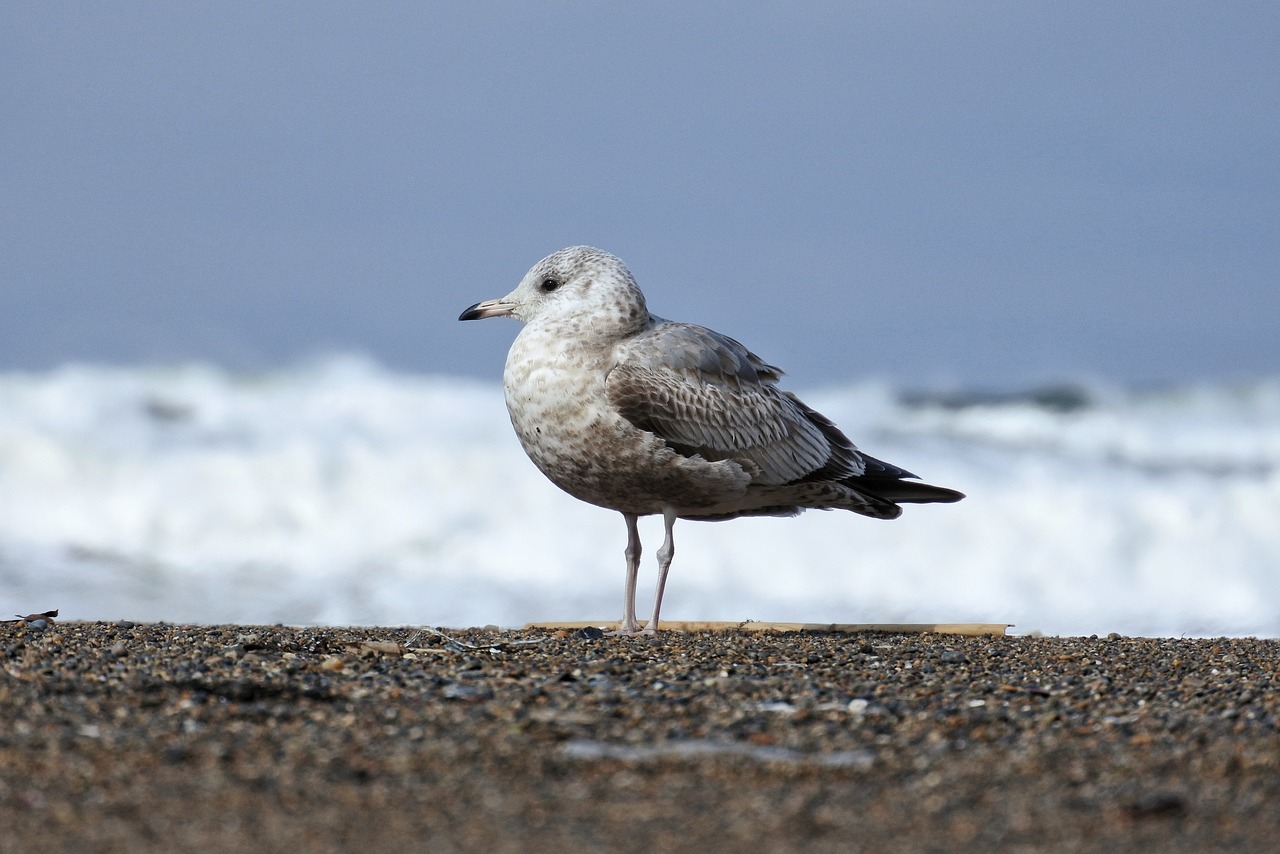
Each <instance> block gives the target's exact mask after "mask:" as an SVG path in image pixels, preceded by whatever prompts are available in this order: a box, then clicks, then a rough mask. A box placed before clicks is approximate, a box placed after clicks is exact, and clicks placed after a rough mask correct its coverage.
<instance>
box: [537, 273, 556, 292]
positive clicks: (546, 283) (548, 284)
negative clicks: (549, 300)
mask: <svg viewBox="0 0 1280 854" xmlns="http://www.w3.org/2000/svg"><path fill="white" fill-rule="evenodd" d="M558 287H560V280H559V279H554V278H552V277H551V276H547V277H546V278H545V279H543V280H542V284H540V285H538V288H539V289H541V291H542V292H543V293H544V294H549V293H551V292H552V291H554V290H555V289H556V288H558Z"/></svg>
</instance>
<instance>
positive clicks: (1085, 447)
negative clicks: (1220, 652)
mask: <svg viewBox="0 0 1280 854" xmlns="http://www.w3.org/2000/svg"><path fill="white" fill-rule="evenodd" d="M803 396H804V398H805V400H806V401H807V402H808V403H810V405H812V406H814V407H815V408H817V409H818V410H820V411H822V412H824V413H825V414H827V415H828V416H830V417H831V418H832V419H834V420H835V421H836V423H838V424H839V425H840V426H841V427H842V429H844V430H845V432H846V433H847V434H848V435H849V436H850V437H851V438H852V439H853V440H854V442H855V443H857V444H858V445H859V446H860V447H861V448H863V449H864V450H866V451H867V452H868V453H871V454H873V455H875V456H877V457H880V458H882V459H885V460H888V461H890V462H893V463H895V464H897V465H900V466H903V467H905V468H907V469H910V470H911V471H914V472H916V473H917V474H919V475H920V476H921V477H922V478H923V479H924V480H926V481H928V482H930V483H936V484H940V485H944V486H949V487H953V488H956V489H959V490H962V491H964V492H966V493H967V494H968V498H967V499H966V500H965V501H963V502H961V503H959V504H955V505H931V506H929V505H921V506H915V505H912V506H908V507H907V508H906V510H905V512H904V514H903V516H902V518H900V519H898V520H896V521H892V522H883V521H877V520H872V519H866V518H862V517H859V516H856V515H854V514H852V513H847V512H843V511H832V512H820V511H810V512H808V513H805V514H804V515H802V516H800V517H798V518H794V519H771V518H762V519H739V520H733V521H729V522H718V523H704V522H687V521H682V522H679V523H677V526H676V557H675V562H674V564H673V569H672V572H671V578H670V581H669V583H668V586H667V595H666V602H665V605H664V609H663V616H664V617H666V618H669V619H696V620H744V619H754V620H779V621H804V622H823V623H833V622H838V623H869V622H996V623H1012V624H1014V626H1015V628H1014V629H1013V631H1014V632H1033V631H1039V632H1044V633H1050V634H1093V633H1106V632H1111V631H1117V632H1121V633H1126V634H1147V635H1197V636H1203V635H1264V636H1277V635H1280V380H1275V379H1272V380H1260V381H1254V382H1250V383H1241V384H1232V385H1227V384H1223V385H1189V386H1186V387H1173V388H1165V389H1159V390H1131V389H1125V388H1121V387H1108V386H1106V385H1105V384H1101V383H1092V384H1078V385H1074V386H1063V387H1058V388H1050V389H1041V390H1038V391H1036V392H1034V393H1027V394H1006V395H1001V394H991V393H964V392H960V393H949V394H931V395H922V394H912V393H908V392H906V391H904V390H902V389H897V388H894V387H892V386H891V385H889V384H886V383H875V382H862V383H850V384H849V385H846V386H843V387H833V388H826V389H817V390H808V391H806V392H805V393H804V395H803ZM641 534H642V536H643V538H644V541H645V547H646V554H645V557H644V563H643V564H642V574H641V579H642V580H641V597H640V608H639V610H640V612H641V614H642V615H643V614H645V613H647V610H648V608H649V607H650V601H651V587H652V584H653V580H654V577H655V568H654V557H653V555H654V552H656V550H657V546H658V545H659V544H660V543H661V537H662V530H661V524H660V521H659V520H657V519H656V518H650V519H646V520H642V523H641ZM625 540H626V531H625V527H624V525H623V521H622V517H621V516H620V515H619V514H617V513H614V512H611V511H608V510H603V509H600V508H597V507H592V506H589V505H586V504H582V503H581V502H578V501H576V500H574V499H573V498H570V497H569V496H568V495H565V494H563V493H561V492H560V491H559V490H557V489H556V488H555V487H554V486H552V485H551V484H550V483H549V482H548V481H546V480H545V479H544V478H543V477H542V475H541V474H539V473H538V471H537V470H536V469H535V468H534V467H533V465H532V464H531V463H530V462H529V461H528V460H527V459H526V458H525V456H524V454H523V452H522V451H521V450H520V447H519V445H518V444H517V442H516V440H515V437H514V435H513V434H512V431H511V427H510V424H509V423H508V421H507V417H506V411H505V408H504V406H503V402H502V392H501V389H500V388H499V386H498V384H497V383H496V382H495V383H477V382H474V381H469V380H463V379H457V378H450V377H436V376H420V375H410V374H404V373H397V372H394V371H391V370H387V369H384V368H382V367H379V366H378V365H376V364H374V363H372V362H370V361H368V360H365V359H362V358H358V357H341V358H331V359H327V360H324V361H318V362H315V363H311V364H307V365H303V366H298V367H294V368H290V369H285V370H279V371H274V372H268V373H260V374H252V375H250V374H242V373H232V372H228V371H226V370H223V369H220V368H217V367H213V366H209V365H184V366H171V367H147V368H118V367H104V366H93V365H69V366H66V367H62V368H60V369H56V370H52V371H48V372H42V373H16V372H9V373H3V374H0V607H3V608H5V609H6V610H8V611H10V612H14V613H29V612H33V611H43V610H47V609H50V608H59V609H60V610H61V614H62V616H63V617H64V618H69V619H81V620H116V619H130V620H137V621H143V620H146V621H149V620H165V621H169V622H186V621H192V622H205V623H213V622H242V623H276V622H283V623H288V624H313V623H319V624H377V625H402V624H410V625H421V624H431V625H445V626H468V625H485V624H497V625H501V626H518V625H521V624H523V623H524V622H526V621H530V620H542V619H566V620H567V619H609V620H613V619H617V618H618V617H620V616H621V612H622V588H623V556H622V550H623V546H624V544H625Z"/></svg>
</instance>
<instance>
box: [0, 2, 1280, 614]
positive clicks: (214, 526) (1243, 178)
mask: <svg viewBox="0 0 1280 854" xmlns="http://www.w3.org/2000/svg"><path fill="white" fill-rule="evenodd" d="M1277 44H1280V11H1277V9H1276V8H1275V7H1274V6H1273V5H1272V4H1267V3H1232V4H1198V3H1182V2H1173V3H1097V4H1093V3H1089V4H1083V5H1082V4H1072V5H1069V6H1047V5H1043V4H1025V3H998V2H993V3H981V4H959V5H957V4H954V3H906V4H904V3H859V4H834V3H831V4H827V3H797V4H788V5H786V6H785V7H782V6H772V5H764V4H746V5H743V4H729V3H707V4H697V5H696V6H693V7H690V6H689V5H687V4H644V5H642V6H626V5H616V4H588V3H543V4H533V5H530V4H515V3H491V4H469V5H464V4H419V3H393V2H387V3H378V4H366V3H317V2H292V3H290V2H279V3H269V4H264V3H236V2H225V3H218V4H170V3H159V2H157V3H138V2H127V3H118V4H108V5H102V4H83V3H47V2H44V3H27V2H10V3H6V4H4V6H3V8H2V9H0V46H2V47H3V49H2V50H0V80H3V86H0V199H2V200H3V205H2V206H0V210H2V213H0V216H3V218H4V219H3V223H4V224H3V228H0V506H2V507H3V509H2V510H0V601H2V602H3V603H4V606H5V607H9V609H10V610H19V611H23V612H24V613H25V612H26V611H30V610H43V609H44V608H46V607H58V606H59V605H60V604H61V607H63V608H64V613H67V614H71V615H74V616H78V617H79V618H82V619H105V618H115V617H132V618H141V619H169V620H184V619H189V620H206V621H208V620H246V621H251V620H267V621H276V620H282V621H285V622H316V621H321V622H323V621H328V622H374V623H388V622H437V623H438V622H444V623H446V624H453V625H460V624H464V623H479V624H483V623H489V622H493V623H500V624H504V625H513V624H517V623H519V622H522V621H523V620H525V619H539V618H546V617H565V618H570V617H574V618H595V617H597V616H605V617H613V616H615V614H614V612H615V611H618V612H620V610H621V603H620V599H621V579H622V558H621V550H622V546H623V544H624V541H625V534H624V529H623V526H622V522H621V519H620V518H618V517H617V516H616V515H610V514H609V513H606V512H605V511H601V510H597V509H595V508H590V507H584V506H580V505H577V504H576V503H575V502H573V501H572V499H569V498H568V497H566V496H563V495H561V494H560V493H558V492H557V491H556V490H555V489H554V488H553V487H551V486H550V485H549V484H546V483H545V482H544V481H542V480H541V479H540V476H539V475H537V473H536V471H534V470H533V468H532V466H531V464H529V463H528V462H527V461H526V460H524V458H523V456H522V455H521V454H520V452H519V449H518V447H516V446H515V444H514V439H513V438H512V437H511V436H510V435H509V434H510V428H509V426H508V425H507V423H506V418H505V413H504V411H503V407H502V402H501V395H500V391H499V389H498V382H499V378H500V375H501V370H502V363H503V358H504V354H505V352H506V349H507V346H508V345H509V342H510V340H511V338H512V337H514V335H515V334H516V331H517V328H516V327H515V326H514V325H513V324H511V323H507V322H501V321H491V322H489V323H482V324H459V323H457V322H456V318H457V315H458V313H459V312H460V311H461V310H462V309H463V308H465V307H466V306H468V305H470V304H472V303H474V302H476V301H478V300H481V299H486V298H490V297H496V296H501V295H503V294H505V293H507V292H508V291H510V290H511V289H512V288H513V287H514V286H515V284H516V283H517V282H518V281H519V279H520V277H521V276H522V275H523V273H524V272H525V270H526V269H528V267H530V266H531V265H532V264H533V263H534V262H536V261H537V260H538V259H539V258H541V257H542V256H543V255H545V254H547V253H549V252H551V251H554V250H555V249H558V248H561V247H562V246H566V245H572V244H578V243H587V244H592V245H596V246H600V247H601V248H604V249H607V250H609V251H612V252H614V253H616V254H618V255H620V256H622V257H623V258H624V259H625V260H626V261H627V262H628V263H629V265H630V266H631V268H632V270H633V271H634V272H635V274H636V276H637V278H638V279H639V281H640V283H641V286H642V287H643V288H644V290H645V292H646V294H647V296H648V299H649V303H650V308H651V309H653V310H654V311H655V312H656V313H658V314H661V315H664V316H668V317H675V318H679V319H682V320H689V321H693V322H700V323H704V324H706V325H709V326H713V327H715V328H716V329H718V330H720V331H723V332H725V333H727V334H730V335H732V336H734V337H736V338H738V339H740V340H742V341H743V342H744V343H746V344H747V345H748V346H750V347H751V348H752V349H754V350H756V351H757V352H758V353H760V355H761V356H763V357H764V358H765V359H766V360H768V361H771V362H773V363H776V364H780V365H782V366H783V367H784V368H786V369H787V370H788V372H789V378H788V388H791V389H795V390H798V391H801V392H804V393H805V396H806V399H807V400H809V402H810V403H812V404H814V405H816V406H818V407H819V408H821V409H824V411H826V412H827V414H829V415H831V416H832V417H834V418H836V420H837V421H838V423H840V424H841V425H842V426H843V427H844V428H845V429H846V432H848V433H849V434H850V436H851V437H852V438H853V439H854V441H855V442H857V443H858V444H859V445H861V446H863V447H865V448H867V449H868V450H869V451H871V452H872V453H874V454H876V455H877V456H881V457H885V458H887V459H890V460H891V461H893V462H896V463H899V464H900V465H903V466H906V467H907V468H910V469H912V470H913V471H917V472H919V473H920V474H921V475H922V476H924V477H925V479H927V480H930V481H933V482H939V483H944V484H945V485H949V486H954V487H957V488H960V489H962V490H965V491H966V492H969V493H970V499H969V500H968V501H966V502H965V503H963V504H961V505H958V506H956V507H946V508H938V507H930V508H913V509H911V510H909V511H908V514H907V516H906V517H904V519H903V520H901V521H900V522H897V523H894V524H893V525H879V524H876V523H872V522H869V521H866V520H860V519H854V518H852V517H849V516H847V515H845V514H842V515H841V516H839V517H837V516H833V515H832V514H817V513H811V514H808V515H807V516H805V517H803V518H802V519H800V520H795V521H787V522H782V521H777V520H751V521H739V522H735V523H733V524H732V525H726V526H718V525H696V524H693V523H687V524H684V525H682V526H681V527H680V528H679V529H678V532H677V533H678V536H680V537H681V539H679V540H678V544H679V545H680V546H681V553H680V557H679V558H677V561H676V565H675V569H674V571H673V576H672V585H671V587H670V588H669V590H670V592H669V596H668V602H669V603H670V605H669V609H668V614H669V615H670V616H671V617H673V618H680V617H687V618H698V619H701V618H705V619H741V618H746V617H753V618H756V619H814V620H819V621H823V622H833V621H839V622H862V621H870V620H881V621H888V620H891V619H892V620H897V619H921V620H938V621H959V620H963V619H974V620H984V621H986V620H993V621H1005V620H1007V621H1008V622H1014V623H1018V624H1019V626H1020V627H1022V628H1024V629H1026V630H1042V631H1055V632H1083V633H1089V632H1091V631H1110V630H1113V629H1114V630H1121V631H1131V632H1152V633H1166V634H1177V633H1201V634H1203V633H1210V634H1212V633H1257V632H1263V633H1270V634H1280V592H1277V591H1278V590H1280V584H1277V582H1278V581H1280V534H1277V533H1275V529H1277V528H1280V526H1277V525H1276V524H1275V520H1276V518H1277V516H1280V438H1278V434H1280V365H1277V358H1278V357H1277V353H1276V351H1277V347H1276V340H1277V334H1276V326H1277V318H1278V317H1280V283H1278V282H1277V278H1276V271H1277V269H1280V263H1278V262H1280V240H1278V239H1277V235H1280V158H1277V157H1276V154H1275V152H1276V151H1277V150H1280V85H1278V84H1280V51H1277V50H1276V45H1277ZM495 495H499V496H501V499H502V500H501V502H500V504H501V506H495V500H494V496H495ZM648 536H649V538H650V539H654V540H655V541H654V542H653V546H654V547H656V545H657V542H656V536H657V535H656V533H655V532H654V531H649V532H648ZM651 552H652V549H651ZM10 603H12V604H10ZM24 609H25V610H24ZM551 610H556V613H550V611H551Z"/></svg>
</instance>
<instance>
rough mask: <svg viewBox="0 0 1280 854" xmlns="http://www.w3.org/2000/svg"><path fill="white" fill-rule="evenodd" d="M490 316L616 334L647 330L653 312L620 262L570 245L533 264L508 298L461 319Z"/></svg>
mask: <svg viewBox="0 0 1280 854" xmlns="http://www.w3.org/2000/svg"><path fill="white" fill-rule="evenodd" d="M486 317H514V318H516V319H517V320H520V321H523V322H524V323H530V324H532V323H557V324H567V325H569V326H570V327H571V328H572V329H574V330H576V331H578V332H579V333H581V334H603V335H617V334H626V333H630V332H634V331H636V330H639V329H641V328H643V327H644V326H645V325H646V324H647V323H648V321H649V310H648V308H647V307H646V306H645V302H644V294H642V293H641V292H640V288H639V287H638V286H637V285H636V280H635V278H634V277H632V275H631V271H630V270H628V269H627V267H626V265H625V264H623V263H622V259H620V258H618V257H617V256H615V255H610V254H609V253H608V252H604V251H602V250H600V249H594V248H592V247H590V246H570V247H569V248H568V249H561V250H560V251H559V252H553V253H552V254H550V255H548V256H547V257H546V258H543V259H542V260H541V261H539V262H538V263H537V264H534V265H533V268H532V269H531V270H529V272H528V273H525V276H524V279H522V280H521V282H520V284H519V285H518V286H517V287H516V289H515V290H514V291H512V292H511V293H509V294H507V295H506V296H505V297H501V298H499V299H491V300H485V301H484V302H478V303H476V304H475V305H473V306H471V307H470V308H468V309H467V310H466V311H464V312H462V314H461V315H460V316H459V317H458V319H459V320H481V319H483V318H486Z"/></svg>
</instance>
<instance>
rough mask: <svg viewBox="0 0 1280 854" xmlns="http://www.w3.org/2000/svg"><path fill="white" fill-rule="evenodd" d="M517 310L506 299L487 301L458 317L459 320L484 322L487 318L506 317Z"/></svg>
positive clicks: (479, 303)
mask: <svg viewBox="0 0 1280 854" xmlns="http://www.w3.org/2000/svg"><path fill="white" fill-rule="evenodd" d="M515 310H516V304H515V303H513V302H507V301H506V299H487V300H485V301H484V302H478V303H476V304H475V305H473V306H471V308H469V309H467V310H466V311H464V312H463V313H462V314H460V315H458V319H459V320H484V319H485V318H486V317H506V316H507V315H509V314H511V312H513V311H515Z"/></svg>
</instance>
